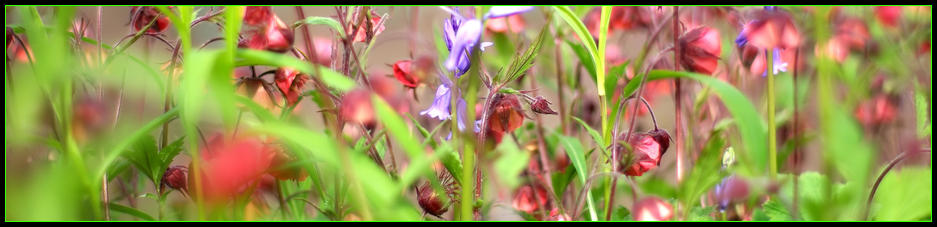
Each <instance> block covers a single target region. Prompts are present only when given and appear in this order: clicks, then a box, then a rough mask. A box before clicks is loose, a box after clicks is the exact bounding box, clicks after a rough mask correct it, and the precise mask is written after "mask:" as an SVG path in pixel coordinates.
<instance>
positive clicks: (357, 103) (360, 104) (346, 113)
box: [339, 88, 374, 126]
mask: <svg viewBox="0 0 937 227" xmlns="http://www.w3.org/2000/svg"><path fill="white" fill-rule="evenodd" d="M339 116H341V117H342V119H343V120H344V121H345V122H351V123H356V124H362V125H365V126H368V125H373V124H374V107H372V106H371V92H370V91H368V90H367V89H364V88H357V89H355V90H352V91H349V92H348V93H345V95H344V96H342V103H341V106H340V107H339Z"/></svg>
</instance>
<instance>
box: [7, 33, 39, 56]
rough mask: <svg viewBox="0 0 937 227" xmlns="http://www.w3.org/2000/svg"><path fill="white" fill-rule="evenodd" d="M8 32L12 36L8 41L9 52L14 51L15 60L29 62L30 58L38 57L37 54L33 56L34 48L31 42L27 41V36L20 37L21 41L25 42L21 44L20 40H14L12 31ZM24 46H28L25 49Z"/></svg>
mask: <svg viewBox="0 0 937 227" xmlns="http://www.w3.org/2000/svg"><path fill="white" fill-rule="evenodd" d="M7 34H9V36H10V38H9V39H7V42H9V44H7V50H8V51H7V52H8V53H13V60H14V61H15V62H19V63H28V62H29V61H30V60H35V59H36V58H35V56H33V49H32V48H31V47H30V46H29V42H27V41H26V39H25V38H23V37H22V36H20V38H22V40H21V41H22V42H23V43H22V44H20V43H19V42H13V41H14V39H13V32H12V31H11V32H10V33H7ZM23 46H25V47H26V49H25V50H24V49H23ZM27 54H28V55H27Z"/></svg>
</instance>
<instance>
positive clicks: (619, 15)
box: [583, 6, 653, 37]
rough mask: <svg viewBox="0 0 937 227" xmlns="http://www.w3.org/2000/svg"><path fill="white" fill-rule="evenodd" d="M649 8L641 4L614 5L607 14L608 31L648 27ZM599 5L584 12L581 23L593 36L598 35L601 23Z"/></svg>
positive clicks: (649, 22)
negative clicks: (583, 18)
mask: <svg viewBox="0 0 937 227" xmlns="http://www.w3.org/2000/svg"><path fill="white" fill-rule="evenodd" d="M652 16H653V15H651V12H650V9H649V8H647V7H642V6H615V7H612V13H611V15H609V25H608V29H609V31H613V30H628V29H632V28H648V27H649V26H650V24H651V17H652ZM601 17H602V10H601V7H595V8H593V9H592V11H589V13H588V14H586V18H585V20H583V23H584V24H585V25H586V28H587V29H589V33H591V34H592V36H594V37H599V27H600V23H601Z"/></svg>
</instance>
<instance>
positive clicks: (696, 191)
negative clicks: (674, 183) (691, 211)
mask: <svg viewBox="0 0 937 227" xmlns="http://www.w3.org/2000/svg"><path fill="white" fill-rule="evenodd" d="M720 134H721V132H718V131H716V132H713V133H712V135H711V136H710V139H709V142H707V143H706V146H705V147H704V148H703V150H702V152H701V153H700V156H699V158H698V159H697V161H696V163H695V165H694V166H693V169H692V170H690V172H689V173H688V174H687V176H686V178H685V179H684V180H683V182H681V184H680V186H679V194H678V195H677V196H678V198H679V199H680V201H681V202H683V204H691V203H692V202H693V201H696V200H698V199H699V197H700V196H702V195H703V194H705V193H706V191H708V190H709V189H710V188H712V187H713V186H715V185H716V184H718V183H719V181H720V180H721V179H722V175H723V174H721V173H720V167H721V166H722V152H723V148H724V147H725V140H724V139H723V138H722V137H721V136H719V135H720Z"/></svg>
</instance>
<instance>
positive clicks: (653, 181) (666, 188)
mask: <svg viewBox="0 0 937 227" xmlns="http://www.w3.org/2000/svg"><path fill="white" fill-rule="evenodd" d="M638 186H639V187H641V191H642V192H644V193H647V194H651V195H657V196H659V197H661V198H673V197H675V196H676V195H677V189H676V188H675V187H674V186H673V185H670V183H667V181H665V180H663V179H661V178H648V179H647V180H645V181H644V182H641V183H638Z"/></svg>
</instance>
